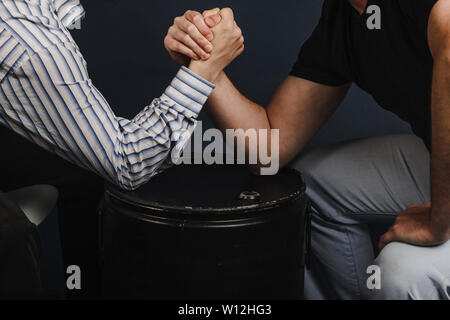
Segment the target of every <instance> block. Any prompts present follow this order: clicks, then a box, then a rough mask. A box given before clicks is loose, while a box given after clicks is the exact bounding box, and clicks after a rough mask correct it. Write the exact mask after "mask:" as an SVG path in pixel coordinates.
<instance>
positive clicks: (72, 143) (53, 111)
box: [0, 43, 214, 190]
mask: <svg viewBox="0 0 450 320" xmlns="http://www.w3.org/2000/svg"><path fill="white" fill-rule="evenodd" d="M213 89H214V86H213V85H212V84H211V83H209V82H207V81H206V80H204V79H202V78H201V77H199V76H197V75H196V74H195V73H193V72H191V71H190V70H189V69H187V68H184V67H183V68H181V69H180V71H179V72H178V74H177V75H176V77H175V78H174V79H173V81H172V82H171V84H170V85H169V86H168V88H167V89H166V91H165V92H164V93H163V94H162V95H161V97H159V98H157V99H155V100H154V101H153V102H152V103H151V104H150V105H148V106H147V107H145V108H144V110H143V111H142V112H141V113H139V114H138V115H137V116H136V117H135V118H134V119H132V120H127V119H124V118H120V117H117V116H116V115H115V114H114V113H113V111H112V110H111V108H110V106H109V105H108V102H107V101H106V100H105V98H104V97H103V96H102V95H101V93H100V92H99V91H98V90H97V89H96V88H95V86H94V85H93V83H92V81H91V79H90V78H89V75H88V72H87V69H86V64H85V61H84V59H83V57H82V56H81V54H79V51H77V50H76V48H75V47H72V45H71V44H68V43H56V44H54V45H52V46H49V47H46V48H45V49H42V50H40V51H38V52H36V53H34V54H33V55H31V56H30V57H29V58H28V59H25V60H24V61H23V62H22V63H21V65H20V66H19V67H17V68H16V69H15V70H14V72H13V73H11V74H10V75H8V76H7V77H5V79H4V80H3V81H2V83H1V89H0V91H1V95H2V96H0V101H1V104H2V108H0V122H2V123H3V124H5V125H7V126H9V127H10V128H11V129H13V130H15V131H16V132H18V133H20V134H22V135H23V136H25V137H27V138H28V139H30V140H32V141H33V142H35V143H37V144H39V145H40V146H42V147H44V148H46V149H48V150H50V151H52V152H54V153H57V154H58V155H60V156H62V157H64V158H65V159H67V160H69V161H72V162H74V163H75V164H78V165H80V166H82V167H84V168H87V169H89V170H92V171H94V172H95V173H97V174H99V175H100V176H102V177H104V178H105V179H107V180H108V181H110V182H113V183H115V184H117V185H119V186H120V187H122V188H124V189H128V190H134V189H136V188H138V187H139V186H141V185H143V184H145V183H146V182H148V181H149V180H150V179H151V178H152V177H153V176H154V175H155V174H157V173H158V172H159V169H160V168H162V167H163V166H165V165H166V164H167V162H168V161H169V162H170V160H171V159H172V154H174V155H175V160H176V159H177V157H179V156H180V154H181V153H182V151H183V147H184V146H185V144H186V143H187V142H188V140H189V139H190V136H191V134H192V132H193V131H194V129H195V127H196V124H197V120H196V119H197V116H198V114H199V113H200V111H201V110H202V107H203V105H204V104H205V102H206V100H207V98H208V96H209V95H210V94H211V92H212V90H213Z"/></svg>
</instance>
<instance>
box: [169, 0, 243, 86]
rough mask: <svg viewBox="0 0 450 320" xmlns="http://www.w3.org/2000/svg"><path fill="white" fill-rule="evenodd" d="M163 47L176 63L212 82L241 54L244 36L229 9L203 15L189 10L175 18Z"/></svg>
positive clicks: (210, 11)
mask: <svg viewBox="0 0 450 320" xmlns="http://www.w3.org/2000/svg"><path fill="white" fill-rule="evenodd" d="M165 46H166V49H167V51H168V52H169V53H170V55H171V56H172V57H173V58H174V59H175V60H176V61H177V62H179V63H181V64H184V65H188V64H189V68H190V69H191V70H192V71H194V72H195V73H197V74H198V75H200V76H202V77H203V78H205V79H207V80H209V81H211V82H214V81H215V79H216V78H217V77H218V75H219V74H220V72H222V71H223V69H225V67H227V66H228V64H230V63H231V62H232V61H233V60H234V59H236V57H238V56H239V55H240V54H241V53H242V52H243V51H244V37H243V36H242V30H241V29H240V28H239V27H238V25H237V24H236V22H235V21H234V14H233V11H232V10H231V9H229V8H225V9H222V10H219V9H213V10H208V11H205V12H204V13H203V15H201V14H200V13H198V12H193V11H188V12H187V13H186V14H185V15H184V16H183V17H179V18H176V19H175V24H174V25H173V26H172V27H171V28H170V29H169V34H168V35H167V37H166V39H165ZM199 57H202V59H203V60H200V58H199ZM189 59H192V60H191V62H190V63H189Z"/></svg>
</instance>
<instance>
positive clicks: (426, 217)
mask: <svg viewBox="0 0 450 320" xmlns="http://www.w3.org/2000/svg"><path fill="white" fill-rule="evenodd" d="M449 239H450V236H449V235H448V234H446V233H444V234H443V233H442V232H441V231H440V230H439V228H437V227H436V226H434V225H433V223H432V219H431V203H426V204H423V205H420V206H410V207H408V209H406V211H405V212H403V213H401V214H400V215H399V216H398V218H397V220H396V221H395V224H394V226H393V227H392V228H391V229H390V230H389V232H388V233H386V234H385V235H384V236H383V237H381V240H380V244H379V247H380V250H383V249H384V247H386V246H387V245H388V244H389V243H391V242H405V243H409V244H412V245H416V246H435V245H440V244H443V243H445V242H447V241H448V240H449Z"/></svg>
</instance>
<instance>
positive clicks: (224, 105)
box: [206, 72, 270, 131]
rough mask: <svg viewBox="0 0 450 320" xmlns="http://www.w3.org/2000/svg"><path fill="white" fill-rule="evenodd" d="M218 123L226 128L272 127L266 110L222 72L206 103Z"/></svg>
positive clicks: (220, 126)
mask: <svg viewBox="0 0 450 320" xmlns="http://www.w3.org/2000/svg"><path fill="white" fill-rule="evenodd" d="M206 110H207V111H208V113H209V114H210V115H211V117H212V118H213V120H214V122H215V123H216V125H217V126H218V127H219V128H220V129H221V130H223V131H225V130H226V129H237V128H239V129H244V130H247V129H268V130H269V129H270V123H269V119H268V118H267V112H266V110H265V109H264V108H263V107H262V106H260V105H258V104H256V103H254V102H252V101H250V100H249V99H247V98H246V97H245V96H244V95H242V94H241V93H240V92H239V90H238V89H237V88H236V87H235V86H234V85H233V83H232V82H231V80H230V79H229V78H228V76H227V75H226V74H225V73H224V72H222V73H221V74H220V76H219V78H218V79H217V81H216V89H215V90H214V91H213V93H212V94H211V96H210V97H209V100H208V102H207V104H206Z"/></svg>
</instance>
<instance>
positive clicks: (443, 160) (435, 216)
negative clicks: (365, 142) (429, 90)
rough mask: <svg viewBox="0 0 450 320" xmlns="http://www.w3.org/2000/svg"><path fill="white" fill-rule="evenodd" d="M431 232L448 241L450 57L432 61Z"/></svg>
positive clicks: (449, 55) (449, 207)
mask: <svg viewBox="0 0 450 320" xmlns="http://www.w3.org/2000/svg"><path fill="white" fill-rule="evenodd" d="M432 126H433V130H432V137H433V138H432V140H433V141H432V146H433V155H432V210H431V223H432V226H433V229H434V230H436V232H437V233H438V234H440V235H442V236H443V237H445V238H447V239H448V238H450V184H449V181H450V54H448V55H447V54H443V55H441V56H440V57H438V58H436V59H435V68H434V75H433V94H432Z"/></svg>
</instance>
